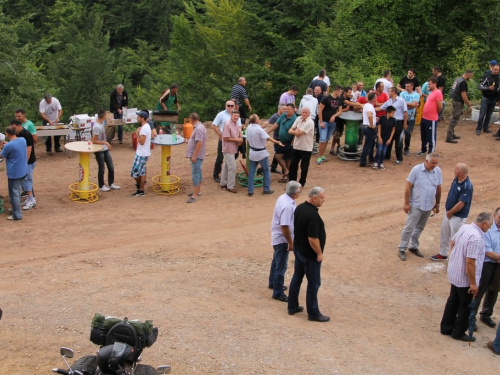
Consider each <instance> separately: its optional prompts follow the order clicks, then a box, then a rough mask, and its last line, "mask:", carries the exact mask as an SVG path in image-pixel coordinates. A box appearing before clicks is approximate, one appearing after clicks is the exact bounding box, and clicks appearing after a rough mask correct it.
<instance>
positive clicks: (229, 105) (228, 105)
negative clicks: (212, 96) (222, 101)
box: [226, 104, 234, 107]
mask: <svg viewBox="0 0 500 375" xmlns="http://www.w3.org/2000/svg"><path fill="white" fill-rule="evenodd" d="M226 107H234V104H233V105H231V104H226Z"/></svg>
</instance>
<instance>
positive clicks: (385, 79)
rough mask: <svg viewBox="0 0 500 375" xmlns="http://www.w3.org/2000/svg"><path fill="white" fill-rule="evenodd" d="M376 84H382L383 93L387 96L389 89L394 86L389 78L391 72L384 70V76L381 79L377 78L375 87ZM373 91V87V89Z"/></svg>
mask: <svg viewBox="0 0 500 375" xmlns="http://www.w3.org/2000/svg"><path fill="white" fill-rule="evenodd" d="M377 82H382V83H383V84H384V92H385V93H386V94H387V95H389V89H390V88H391V87H392V86H394V81H393V80H392V78H391V71H390V70H384V75H383V77H382V78H379V79H377V80H376V81H375V85H376V84H377ZM373 89H374V90H375V86H374V87H373Z"/></svg>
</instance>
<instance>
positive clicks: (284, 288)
mask: <svg viewBox="0 0 500 375" xmlns="http://www.w3.org/2000/svg"><path fill="white" fill-rule="evenodd" d="M268 288H269V289H274V288H273V287H272V286H268ZM287 289H288V287H287V286H286V285H283V290H287Z"/></svg>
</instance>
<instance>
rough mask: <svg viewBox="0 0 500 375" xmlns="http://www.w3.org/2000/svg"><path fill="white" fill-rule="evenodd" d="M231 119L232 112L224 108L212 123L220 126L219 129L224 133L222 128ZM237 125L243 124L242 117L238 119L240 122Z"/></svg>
mask: <svg viewBox="0 0 500 375" xmlns="http://www.w3.org/2000/svg"><path fill="white" fill-rule="evenodd" d="M229 120H231V114H230V113H229V112H228V111H227V110H223V111H221V112H219V113H217V116H215V119H214V121H212V125H215V126H218V127H219V131H220V132H221V133H222V130H223V129H224V125H225V124H226V122H228V121H229ZM236 125H238V126H241V119H238V122H237V123H236Z"/></svg>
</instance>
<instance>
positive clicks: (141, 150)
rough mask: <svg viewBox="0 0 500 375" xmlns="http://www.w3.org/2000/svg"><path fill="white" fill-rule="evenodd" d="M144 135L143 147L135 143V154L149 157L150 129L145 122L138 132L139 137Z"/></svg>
mask: <svg viewBox="0 0 500 375" xmlns="http://www.w3.org/2000/svg"><path fill="white" fill-rule="evenodd" d="M141 135H145V136H146V141H145V142H144V144H143V145H141V144H140V143H139V142H137V151H136V152H135V153H136V154H137V155H138V156H150V155H151V127H150V126H149V124H148V123H147V122H146V123H145V124H144V125H143V126H142V127H141V130H140V131H139V136H141Z"/></svg>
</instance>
